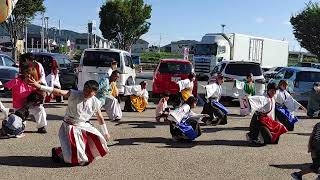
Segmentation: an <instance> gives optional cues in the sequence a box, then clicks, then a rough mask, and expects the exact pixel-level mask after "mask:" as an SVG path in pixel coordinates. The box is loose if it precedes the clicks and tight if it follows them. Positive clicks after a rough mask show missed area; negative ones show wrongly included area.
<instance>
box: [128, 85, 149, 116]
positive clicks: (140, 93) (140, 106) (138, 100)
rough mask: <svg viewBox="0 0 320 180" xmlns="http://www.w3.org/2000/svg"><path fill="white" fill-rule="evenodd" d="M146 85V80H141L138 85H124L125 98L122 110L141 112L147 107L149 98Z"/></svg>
mask: <svg viewBox="0 0 320 180" xmlns="http://www.w3.org/2000/svg"><path fill="white" fill-rule="evenodd" d="M147 85H148V83H147V81H142V82H141V83H140V85H138V86H125V89H126V90H125V91H126V92H125V95H126V96H127V98H126V101H125V105H124V111H126V112H134V111H138V112H143V111H144V110H145V109H146V108H147V105H148V99H149V93H148V90H147Z"/></svg>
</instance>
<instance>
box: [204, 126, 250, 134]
mask: <svg viewBox="0 0 320 180" xmlns="http://www.w3.org/2000/svg"><path fill="white" fill-rule="evenodd" d="M201 130H202V132H204V133H214V132H219V131H249V127H230V128H216V127H212V128H207V127H205V128H201Z"/></svg>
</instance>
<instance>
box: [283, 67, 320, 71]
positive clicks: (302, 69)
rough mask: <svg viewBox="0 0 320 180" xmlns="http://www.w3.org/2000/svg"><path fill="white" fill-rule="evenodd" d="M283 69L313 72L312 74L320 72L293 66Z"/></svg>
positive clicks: (314, 69)
mask: <svg viewBox="0 0 320 180" xmlns="http://www.w3.org/2000/svg"><path fill="white" fill-rule="evenodd" d="M283 69H291V70H293V71H312V72H320V69H317V68H312V67H297V66H291V67H284V68H283Z"/></svg>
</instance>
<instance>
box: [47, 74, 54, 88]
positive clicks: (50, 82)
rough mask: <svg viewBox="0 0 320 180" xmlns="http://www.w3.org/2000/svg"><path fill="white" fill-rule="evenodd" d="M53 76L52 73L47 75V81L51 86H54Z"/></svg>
mask: <svg viewBox="0 0 320 180" xmlns="http://www.w3.org/2000/svg"><path fill="white" fill-rule="evenodd" d="M52 81H53V77H52V74H49V75H48V76H47V77H46V82H47V85H48V86H50V87H53V82H52Z"/></svg>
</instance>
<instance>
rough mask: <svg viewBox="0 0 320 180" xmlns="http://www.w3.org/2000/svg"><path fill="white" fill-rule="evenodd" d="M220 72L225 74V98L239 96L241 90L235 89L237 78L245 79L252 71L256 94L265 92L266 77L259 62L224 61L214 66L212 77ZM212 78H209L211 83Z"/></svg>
mask: <svg viewBox="0 0 320 180" xmlns="http://www.w3.org/2000/svg"><path fill="white" fill-rule="evenodd" d="M218 73H220V74H222V75H223V76H224V83H223V84H222V96H223V97H225V98H228V99H230V98H238V97H239V92H238V91H237V90H235V80H238V81H243V80H245V79H246V76H247V75H249V74H250V73H252V74H253V80H254V81H255V87H256V95H263V94H264V92H265V88H266V87H265V79H264V76H263V71H262V69H261V66H260V64H259V63H255V62H247V61H222V62H220V63H218V64H217V65H216V66H215V67H214V69H213V71H212V72H211V76H212V77H211V78H212V79H214V75H215V74H218ZM212 79H209V83H211V81H212Z"/></svg>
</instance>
